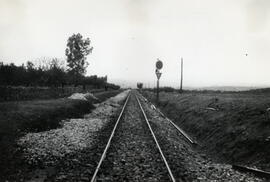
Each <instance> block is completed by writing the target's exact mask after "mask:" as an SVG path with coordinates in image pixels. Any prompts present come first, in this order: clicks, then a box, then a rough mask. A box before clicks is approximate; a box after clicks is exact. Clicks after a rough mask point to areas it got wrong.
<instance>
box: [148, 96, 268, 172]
mask: <svg viewBox="0 0 270 182" xmlns="http://www.w3.org/2000/svg"><path fill="white" fill-rule="evenodd" d="M143 95H144V96H145V97H147V98H148V99H149V100H150V101H152V102H155V94H154V93H153V92H149V91H145V92H143ZM269 107H270V92H269V93H260V92H256V93H253V92H235V93H226V92H224V93H217V92H216V93H214V92H212V93H207V92H204V93H200V92H188V93H182V94H179V93H165V92H162V93H160V103H159V108H160V109H161V110H162V111H163V112H164V113H165V114H166V115H167V116H168V117H169V118H170V119H172V120H173V121H175V122H176V123H177V125H179V126H180V127H181V128H182V129H184V130H185V131H186V132H187V133H188V134H190V135H191V136H192V137H193V138H194V139H195V140H197V141H198V143H199V145H200V147H198V148H199V149H200V150H202V151H203V152H205V153H206V154H207V155H208V156H210V157H211V158H212V159H214V160H216V161H219V162H226V163H230V164H231V163H237V164H244V165H248V166H251V167H257V168H261V169H264V170H267V171H270V155H269V154H270V153H269V148H270V118H269V117H270V109H268V108H269Z"/></svg>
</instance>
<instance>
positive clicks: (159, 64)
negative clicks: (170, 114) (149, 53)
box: [156, 59, 163, 104]
mask: <svg viewBox="0 0 270 182" xmlns="http://www.w3.org/2000/svg"><path fill="white" fill-rule="evenodd" d="M157 60H158V61H157V62H156V76H157V104H159V79H160V77H161V74H162V73H161V72H160V70H161V68H162V67H163V63H162V61H160V60H159V59H157Z"/></svg>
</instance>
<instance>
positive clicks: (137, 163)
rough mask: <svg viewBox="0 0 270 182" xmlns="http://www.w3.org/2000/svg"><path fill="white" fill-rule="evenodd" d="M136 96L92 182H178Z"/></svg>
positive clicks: (131, 99) (116, 125)
mask: <svg viewBox="0 0 270 182" xmlns="http://www.w3.org/2000/svg"><path fill="white" fill-rule="evenodd" d="M135 94H136V93H135V92H134V91H132V92H131V94H130V96H129V97H128V98H127V101H126V103H125V105H124V107H123V109H122V112H121V114H120V116H119V118H118V120H117V122H116V124H115V126H114V129H113V132H112V134H111V136H110V139H109V141H108V144H107V146H106V148H105V150H104V152H103V155H102V157H101V159H100V161H99V164H98V166H97V168H96V171H95V173H94V175H93V177H92V181H96V180H97V181H99V180H101V181H175V178H174V177H173V175H172V173H171V170H170V168H169V166H168V164H167V161H166V159H165V157H164V155H163V153H162V151H161V149H160V148H159V146H158V143H157V141H156V140H154V138H155V136H154V135H153V132H152V129H151V128H150V125H149V123H147V118H146V116H145V113H144V112H142V110H141V109H142V107H141V106H140V105H139V100H138V99H137V98H136V95H135ZM129 98H130V99H129ZM125 106H126V107H125ZM124 111H125V112H124ZM122 114H123V115H122ZM145 119H146V120H145ZM105 156H106V157H105Z"/></svg>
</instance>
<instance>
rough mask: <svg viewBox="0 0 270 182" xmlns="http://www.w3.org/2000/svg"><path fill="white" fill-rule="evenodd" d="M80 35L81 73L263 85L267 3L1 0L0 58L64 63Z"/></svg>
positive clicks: (269, 75) (267, 58)
mask: <svg viewBox="0 0 270 182" xmlns="http://www.w3.org/2000/svg"><path fill="white" fill-rule="evenodd" d="M73 33H81V34H82V35H83V36H84V37H89V38H90V39H91V45H92V46H93V47H94V49H93V52H92V54H90V55H89V56H88V57H87V61H88V62H89V67H88V68H87V75H94V74H96V75H99V76H105V75H108V79H109V81H111V82H115V83H120V84H121V85H122V86H123V85H124V86H129V85H130V84H132V85H135V83H136V82H143V83H144V85H145V86H153V85H154V84H155V83H156V75H155V62H156V61H157V58H159V59H160V60H162V62H163V68H162V70H161V72H162V76H161V78H160V85H161V86H172V87H176V88H177V87H179V82H180V60H181V57H183V60H184V79H183V80H184V84H183V85H184V87H205V86H270V71H269V68H270V55H269V54H270V51H269V50H270V1H269V0H237V1H236V0H166V1H164V0H95V1H94V0H0V61H4V62H5V63H10V62H14V63H15V64H18V65H19V64H22V63H24V62H26V61H28V60H30V61H31V60H36V59H39V58H43V57H51V58H53V57H57V58H60V59H65V48H66V43H67V39H68V37H69V36H71V35H72V34H73Z"/></svg>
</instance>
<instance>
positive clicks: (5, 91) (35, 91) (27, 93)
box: [0, 86, 104, 102]
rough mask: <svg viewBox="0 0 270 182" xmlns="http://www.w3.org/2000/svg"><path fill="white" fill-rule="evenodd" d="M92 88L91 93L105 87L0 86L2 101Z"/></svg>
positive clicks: (51, 97)
mask: <svg viewBox="0 0 270 182" xmlns="http://www.w3.org/2000/svg"><path fill="white" fill-rule="evenodd" d="M87 90H90V91H91V93H96V92H102V91H104V89H95V88H93V87H91V86H87V87H86V90H83V88H82V86H77V87H73V86H66V87H64V88H61V87H22V86H18V87H15V86H12V87H11V86H9V87H4V86H0V102H3V101H17V100H18V101H21V100H33V99H57V98H62V97H67V96H69V95H71V94H72V93H75V92H86V91H87Z"/></svg>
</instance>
